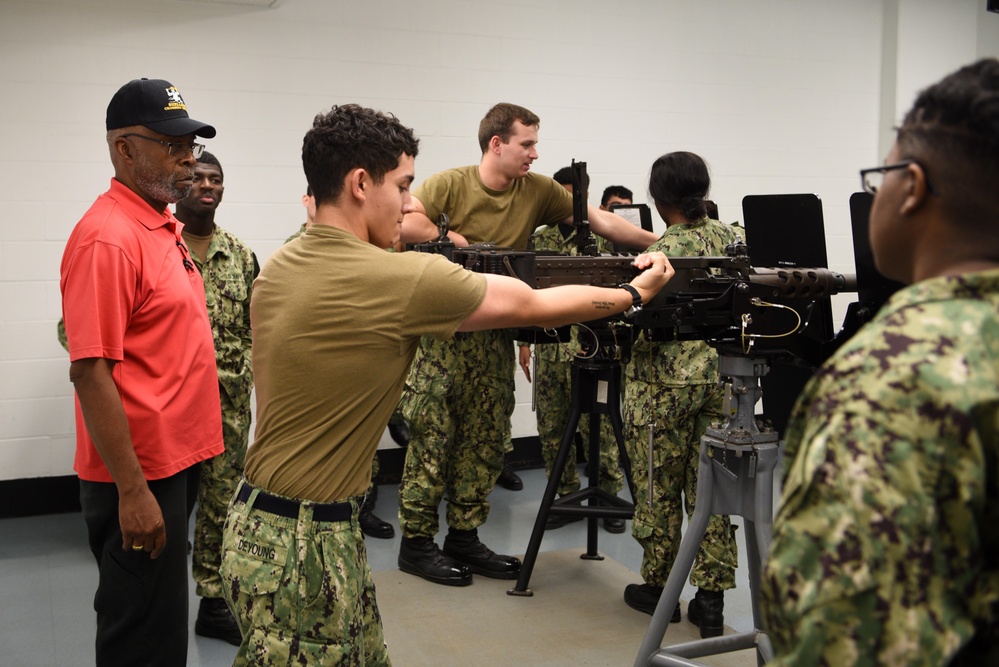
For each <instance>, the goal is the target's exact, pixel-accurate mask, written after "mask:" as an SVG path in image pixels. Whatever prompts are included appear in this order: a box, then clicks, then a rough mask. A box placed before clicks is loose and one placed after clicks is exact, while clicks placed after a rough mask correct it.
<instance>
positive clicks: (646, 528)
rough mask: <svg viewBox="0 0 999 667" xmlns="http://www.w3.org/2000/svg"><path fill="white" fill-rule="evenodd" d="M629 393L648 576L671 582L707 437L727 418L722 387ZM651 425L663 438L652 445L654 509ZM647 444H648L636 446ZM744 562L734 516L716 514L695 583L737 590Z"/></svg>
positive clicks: (639, 528)
mask: <svg viewBox="0 0 999 667" xmlns="http://www.w3.org/2000/svg"><path fill="white" fill-rule="evenodd" d="M624 393H625V398H624V406H625V407H624V424H625V434H626V436H625V440H626V442H627V443H628V444H629V449H628V456H629V458H630V459H631V472H632V476H633V478H634V480H635V497H636V499H637V500H638V502H637V503H636V506H635V517H634V520H633V521H632V527H631V534H632V536H633V537H634V538H635V539H636V540H637V541H638V543H639V544H641V545H642V550H643V554H642V568H641V573H642V579H644V580H645V582H646V583H649V584H652V585H653V586H665V584H666V579H667V578H668V577H669V573H670V571H671V570H672V569H673V563H674V561H675V560H676V554H677V551H679V549H680V538H681V527H682V525H683V512H684V496H686V509H687V516H688V518H689V517H691V516H693V514H694V507H695V506H696V502H697V474H696V473H697V469H698V456H699V453H700V439H701V436H702V435H704V432H705V430H706V429H707V427H708V426H710V425H711V422H712V421H715V420H720V419H721V417H722V415H721V410H720V408H721V403H722V390H721V389H720V387H719V386H718V385H713V384H692V385H689V386H687V387H667V386H662V385H655V384H648V383H646V382H631V383H629V384H628V385H627V386H626V387H625V390H624ZM650 422H652V423H654V425H655V426H654V430H653V438H654V442H655V443H656V446H655V447H653V448H652V456H653V460H652V471H653V479H652V494H651V495H652V507H649V502H648V498H649V493H650V490H649V449H648V439H649V431H648V424H649V423H650ZM639 443H641V444H642V445H644V446H642V447H638V446H636V445H637V444H639ZM692 471H693V472H692ZM737 565H738V550H737V548H736V542H735V537H734V535H733V526H732V525H731V523H730V522H729V518H728V517H727V516H724V515H717V514H716V515H713V516H712V517H711V518H710V519H709V520H708V525H707V529H706V530H705V534H704V538H703V539H702V540H701V546H700V549H698V551H697V556H696V558H695V560H694V567H693V569H692V570H691V572H690V583H691V584H692V585H694V586H697V587H698V588H703V589H705V590H709V591H724V590H728V589H730V588H735V568H736V566H737Z"/></svg>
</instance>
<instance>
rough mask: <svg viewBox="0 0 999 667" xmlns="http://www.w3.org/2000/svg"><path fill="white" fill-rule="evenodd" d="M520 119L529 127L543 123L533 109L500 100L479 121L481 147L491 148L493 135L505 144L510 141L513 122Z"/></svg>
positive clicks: (483, 148)
mask: <svg viewBox="0 0 999 667" xmlns="http://www.w3.org/2000/svg"><path fill="white" fill-rule="evenodd" d="M518 120H519V121H520V122H521V123H523V124H524V125H527V126H528V127H531V126H533V125H541V119H540V118H538V116H537V115H536V114H535V113H534V112H533V111H530V110H529V109H525V108H524V107H519V106H517V105H516V104H509V103H507V102H500V103H499V104H496V105H494V106H493V108H492V109H490V110H489V111H487V112H486V115H485V117H484V118H483V119H482V120H481V121H480V122H479V148H481V149H482V152H483V153H485V152H486V150H487V149H488V148H489V140H490V139H492V138H493V137H499V138H500V141H502V142H503V143H504V144H505V143H507V142H508V141H510V137H511V136H512V135H513V124H514V122H515V121H518Z"/></svg>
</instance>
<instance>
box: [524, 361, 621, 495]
mask: <svg viewBox="0 0 999 667" xmlns="http://www.w3.org/2000/svg"><path fill="white" fill-rule="evenodd" d="M549 344H554V343H549ZM536 354H537V365H536V368H535V374H534V392H535V393H534V395H535V403H536V411H537V419H538V439H539V440H540V441H541V455H542V456H543V457H544V460H545V471H546V472H547V473H548V477H549V479H550V478H551V476H552V468H554V467H555V458H556V457H557V456H558V450H559V446H560V445H561V442H562V437H563V435H564V434H565V428H566V425H567V424H568V422H569V410H570V407H571V399H572V362H571V361H565V360H550V359H547V358H546V356H547V355H544V354H542V353H536ZM578 433H579V434H580V436H581V437H582V443H583V446H582V449H583V455H584V457H586V456H588V455H589V442H590V440H589V433H590V415H588V414H584V415H581V416H580V418H579V426H578ZM618 459H619V457H618V451H617V441H616V439H615V438H614V428H613V427H612V426H611V422H610V417H608V416H607V415H600V473H599V486H600V488H601V489H603V490H604V491H607V492H608V493H612V494H617V492H618V491H620V490H621V487H622V486H623V479H624V473H622V472H621V466H620V461H619V460H618ZM577 460H578V459H577V457H576V455H575V451H573V452H571V453H570V455H569V463H568V464H567V465H566V466H565V471H564V472H563V474H562V480H561V481H560V482H559V486H558V494H559V495H560V496H564V495H566V494H569V493H572V492H573V491H577V490H578V489H579V472H578V471H577V470H576V465H575V463H576V461H577Z"/></svg>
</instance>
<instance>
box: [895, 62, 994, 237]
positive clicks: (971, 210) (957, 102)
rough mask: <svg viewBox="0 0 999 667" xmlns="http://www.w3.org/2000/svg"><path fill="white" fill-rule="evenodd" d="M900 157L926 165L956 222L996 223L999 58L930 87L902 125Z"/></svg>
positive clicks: (899, 146)
mask: <svg viewBox="0 0 999 667" xmlns="http://www.w3.org/2000/svg"><path fill="white" fill-rule="evenodd" d="M896 145H897V147H898V152H899V155H900V157H902V158H906V159H915V160H918V161H919V163H920V164H921V165H922V166H923V168H924V169H925V171H926V173H927V177H928V178H929V179H930V180H931V182H932V183H933V185H934V187H935V188H936V190H938V192H937V194H939V195H940V196H941V198H942V201H943V205H944V209H945V210H946V211H947V213H948V215H949V216H951V217H953V218H954V219H961V218H965V219H967V220H969V221H978V223H979V224H981V223H985V222H986V221H988V222H989V224H994V216H995V214H996V211H997V210H999V189H997V188H996V180H995V179H996V174H997V173H999V60H997V59H995V58H984V59H982V60H979V61H977V62H975V63H972V64H971V65H966V66H965V67H962V68H961V69H959V70H957V71H956V72H954V73H952V74H950V75H948V76H946V77H944V78H943V79H941V80H940V81H939V82H937V83H935V84H933V85H932V86H930V87H928V88H926V89H925V90H923V91H922V92H920V93H919V95H918V96H917V97H916V101H915V102H914V103H913V105H912V108H911V109H910V110H909V112H908V113H907V114H906V115H905V118H904V119H903V121H902V124H901V126H899V127H898V134H897V136H896Z"/></svg>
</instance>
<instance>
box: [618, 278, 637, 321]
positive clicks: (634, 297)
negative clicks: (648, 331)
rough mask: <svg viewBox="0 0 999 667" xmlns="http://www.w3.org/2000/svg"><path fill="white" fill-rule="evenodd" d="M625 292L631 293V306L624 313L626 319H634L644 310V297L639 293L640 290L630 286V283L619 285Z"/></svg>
mask: <svg viewBox="0 0 999 667" xmlns="http://www.w3.org/2000/svg"><path fill="white" fill-rule="evenodd" d="M618 287H620V288H621V289H623V290H627V291H628V292H630V293H631V306H629V307H628V309H627V310H625V311H624V316H625V317H633V316H634V315H635V314H636V313H638V311H640V310H641V309H642V295H641V294H639V293H638V290H637V289H635V288H634V287H632V286H631V285H629V284H628V283H621V284H620V285H618Z"/></svg>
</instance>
